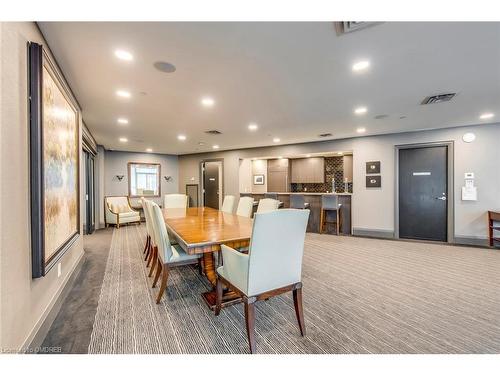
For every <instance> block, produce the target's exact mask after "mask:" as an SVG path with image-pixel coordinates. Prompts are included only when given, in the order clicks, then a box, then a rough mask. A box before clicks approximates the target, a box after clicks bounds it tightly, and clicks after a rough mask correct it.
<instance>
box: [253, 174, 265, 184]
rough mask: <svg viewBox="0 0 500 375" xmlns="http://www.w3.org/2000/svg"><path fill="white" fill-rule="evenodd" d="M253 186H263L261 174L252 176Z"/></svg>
mask: <svg viewBox="0 0 500 375" xmlns="http://www.w3.org/2000/svg"><path fill="white" fill-rule="evenodd" d="M253 184H254V185H264V175H263V174H254V175H253Z"/></svg>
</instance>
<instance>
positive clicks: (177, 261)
mask: <svg viewBox="0 0 500 375" xmlns="http://www.w3.org/2000/svg"><path fill="white" fill-rule="evenodd" d="M148 204H149V207H150V213H151V216H152V219H153V231H154V232H155V239H156V249H155V254H154V255H155V258H154V260H153V261H154V262H155V263H156V267H155V268H156V274H155V278H154V281H153V285H152V287H153V288H155V287H156V284H157V282H158V279H159V278H160V275H161V284H160V290H159V292H158V296H157V297H156V303H160V301H161V297H162V296H163V293H164V292H165V289H166V288H167V281H168V274H169V270H170V268H171V267H175V266H183V265H187V264H195V263H197V262H198V263H199V258H200V256H201V255H200V254H194V255H190V254H187V253H186V252H184V250H182V248H181V247H180V246H179V245H172V244H171V243H170V239H169V238H168V233H167V227H166V225H165V221H164V219H163V215H162V213H161V209H160V207H159V206H158V205H157V204H156V203H154V202H148Z"/></svg>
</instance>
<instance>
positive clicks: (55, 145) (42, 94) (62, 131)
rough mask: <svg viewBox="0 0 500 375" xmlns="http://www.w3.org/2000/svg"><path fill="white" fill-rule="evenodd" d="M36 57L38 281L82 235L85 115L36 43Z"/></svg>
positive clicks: (32, 52)
mask: <svg viewBox="0 0 500 375" xmlns="http://www.w3.org/2000/svg"><path fill="white" fill-rule="evenodd" d="M29 56H30V98H29V99H30V151H31V155H30V163H31V226H32V228H31V229H32V230H31V238H32V276H33V277H41V276H44V275H45V274H46V273H47V272H48V271H49V270H50V269H51V268H52V267H53V266H54V265H55V264H56V263H57V261H58V260H59V259H60V258H61V257H62V255H63V254H64V253H65V252H66V251H67V250H68V249H69V248H70V247H71V245H72V244H73V242H74V241H75V240H76V238H77V237H78V236H79V233H80V214H79V212H80V200H79V165H80V163H79V155H80V142H79V112H78V109H77V106H76V104H75V102H74V100H73V99H72V95H71V93H70V91H69V89H68V88H67V86H66V85H65V83H64V80H63V79H62V77H61V76H60V75H59V73H58V71H57V69H56V67H55V64H53V63H52V62H51V60H50V58H49V56H48V55H47V53H46V52H45V51H44V50H43V48H42V46H41V45H39V44H36V43H30V45H29Z"/></svg>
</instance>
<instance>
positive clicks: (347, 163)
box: [344, 155, 352, 182]
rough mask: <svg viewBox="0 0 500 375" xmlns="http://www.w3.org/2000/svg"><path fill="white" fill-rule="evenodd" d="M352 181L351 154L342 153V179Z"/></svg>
mask: <svg viewBox="0 0 500 375" xmlns="http://www.w3.org/2000/svg"><path fill="white" fill-rule="evenodd" d="M346 179H347V182H352V155H344V181H345V180H346Z"/></svg>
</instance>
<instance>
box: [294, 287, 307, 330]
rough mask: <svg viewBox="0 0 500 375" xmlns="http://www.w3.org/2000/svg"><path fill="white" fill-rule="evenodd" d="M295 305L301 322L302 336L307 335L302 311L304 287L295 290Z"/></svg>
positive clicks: (298, 319)
mask: <svg viewBox="0 0 500 375" xmlns="http://www.w3.org/2000/svg"><path fill="white" fill-rule="evenodd" d="M293 304H294V306H295V314H296V315H297V321H298V322H299V328H300V334H301V335H302V336H305V335H306V326H305V324H304V312H303V310H302V287H300V288H298V289H294V291H293Z"/></svg>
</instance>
